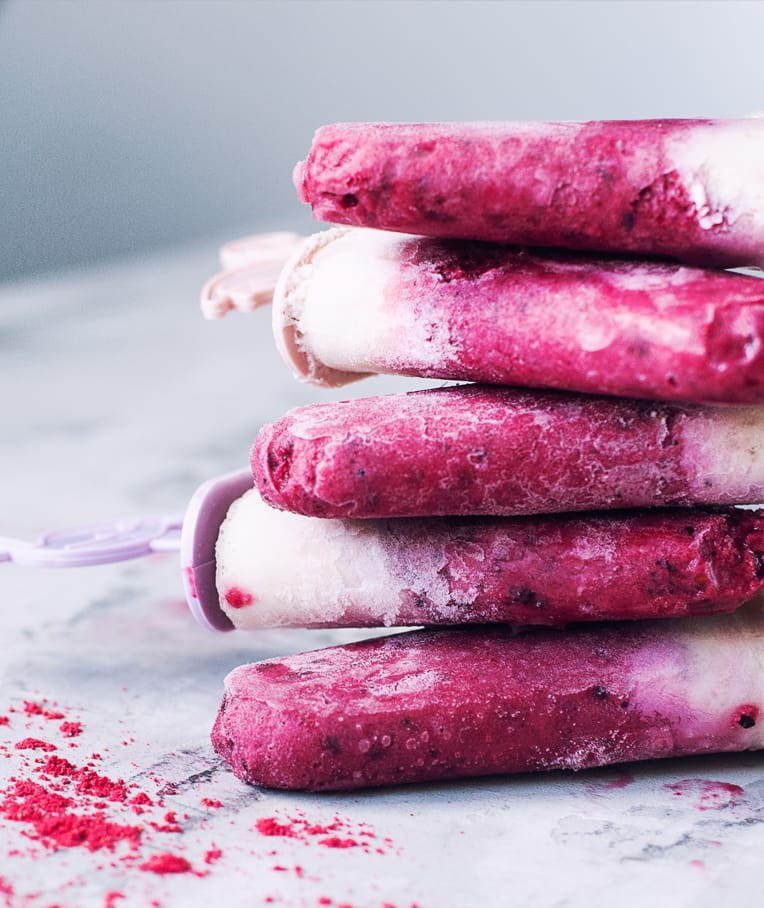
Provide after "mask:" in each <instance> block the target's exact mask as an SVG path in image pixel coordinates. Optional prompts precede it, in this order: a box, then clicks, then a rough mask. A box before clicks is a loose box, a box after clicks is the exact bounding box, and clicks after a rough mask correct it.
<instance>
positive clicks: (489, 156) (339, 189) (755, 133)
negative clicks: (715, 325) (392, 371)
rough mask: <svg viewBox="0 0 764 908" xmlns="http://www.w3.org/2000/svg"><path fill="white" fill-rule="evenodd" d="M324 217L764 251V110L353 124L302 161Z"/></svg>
mask: <svg viewBox="0 0 764 908" xmlns="http://www.w3.org/2000/svg"><path fill="white" fill-rule="evenodd" d="M294 182H295V186H296V187H297V190H298V192H299V195H300V198H301V199H302V200H303V201H304V202H307V203H309V204H310V205H311V206H312V208H313V215H314V217H315V218H316V219H317V220H323V221H329V222H330V223H335V224H348V225H352V226H358V227H377V228H380V229H384V230H394V231H399V232H401V233H415V234H421V235H424V236H436V237H458V238H464V239H473V240H488V241H491V242H496V243H511V244H516V245H521V246H546V247H557V248H565V249H581V250H593V251H597V252H626V253H630V254H638V255H644V256H660V257H669V258H675V259H678V260H679V261H685V262H690V263H693V264H703V265H718V266H738V265H754V264H760V263H762V262H764V121H762V120H760V119H755V118H752V119H743V120H642V121H639V120H632V121H604V122H589V123H512V122H509V123H501V122H485V123H400V124H396V123H339V124H335V125H330V126H322V127H321V128H320V129H319V130H318V131H317V132H316V134H315V137H314V139H313V145H312V147H311V150H310V153H309V155H308V157H307V159H306V160H305V161H303V162H301V163H300V164H298V165H297V167H296V168H295V173H294Z"/></svg>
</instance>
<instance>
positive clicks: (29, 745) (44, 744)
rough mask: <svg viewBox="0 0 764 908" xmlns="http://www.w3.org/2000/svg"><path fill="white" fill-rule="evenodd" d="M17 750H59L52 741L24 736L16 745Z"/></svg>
mask: <svg viewBox="0 0 764 908" xmlns="http://www.w3.org/2000/svg"><path fill="white" fill-rule="evenodd" d="M14 747H15V748H16V750H58V748H57V747H56V745H55V744H51V743H50V741H42V740H40V738H22V739H21V740H20V741H17V742H16V743H15V745H14Z"/></svg>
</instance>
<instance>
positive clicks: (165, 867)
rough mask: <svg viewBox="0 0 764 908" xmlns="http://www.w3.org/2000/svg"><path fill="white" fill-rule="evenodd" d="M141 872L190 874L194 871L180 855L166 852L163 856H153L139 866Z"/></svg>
mask: <svg viewBox="0 0 764 908" xmlns="http://www.w3.org/2000/svg"><path fill="white" fill-rule="evenodd" d="M138 869H139V870H144V871H146V872H148V873H160V874H165V873H189V872H191V871H193V867H192V866H191V864H190V863H189V862H188V861H187V860H186V859H185V858H182V857H181V856H180V855H178V854H170V853H169V852H165V853H163V854H155V855H152V856H151V857H150V858H149V859H148V861H146V862H145V863H143V864H141V865H139V868H138Z"/></svg>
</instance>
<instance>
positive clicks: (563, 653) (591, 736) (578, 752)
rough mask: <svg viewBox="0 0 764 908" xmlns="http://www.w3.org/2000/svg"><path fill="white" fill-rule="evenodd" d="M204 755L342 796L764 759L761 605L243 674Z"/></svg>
mask: <svg viewBox="0 0 764 908" xmlns="http://www.w3.org/2000/svg"><path fill="white" fill-rule="evenodd" d="M225 687H226V689H225V696H224V698H223V702H222V705H221V708H220V712H219V714H218V717H217V720H216V722H215V726H214V729H213V732H212V741H213V744H214V746H215V749H216V750H217V751H218V753H220V754H221V755H222V756H223V757H224V758H225V759H226V760H227V761H228V762H229V763H230V765H231V768H232V769H233V772H234V773H235V775H236V776H238V777H239V778H240V779H242V780H243V781H246V782H252V783H255V784H258V785H264V786H266V787H270V788H286V789H304V790H311V791H320V790H340V791H341V790H350V789H356V788H363V787H367V786H378V785H394V784H399V783H407V782H427V781H435V780H443V779H452V778H461V777H465V776H480V775H490V774H494V773H511V772H524V771H530V770H551V769H574V770H577V769H585V768H588V767H593V766H603V765H606V764H610V763H618V762H624V761H631V760H644V759H652V758H655V757H671V756H679V755H690V754H702V753H715V752H723V751H742V750H754V749H758V748H762V747H764V717H762V718H761V720H760V716H761V711H762V705H763V704H764V600H761V599H757V600H755V601H754V602H751V603H749V605H747V606H745V607H744V608H743V609H741V610H740V611H739V612H737V613H736V614H734V615H726V616H718V617H711V618H691V619H684V620H668V621H655V622H638V623H633V624H607V625H606V624H603V625H594V626H591V625H590V626H586V627H584V626H578V627H575V628H571V629H569V630H566V631H549V630H534V631H529V632H527V633H523V634H521V635H513V634H512V632H511V631H509V630H506V629H504V628H491V629H486V628H483V627H468V628H459V629H447V630H436V631H429V630H426V631H413V632H411V633H405V634H398V635H394V636H390V637H384V638H377V639H373V640H366V641H363V642H361V643H356V644H350V645H346V646H336V647H331V648H328V649H323V650H318V651H314V652H308V653H302V654H298V655H294V656H287V657H284V658H278V659H270V660H268V661H265V662H260V663H255V664H252V665H244V666H241V667H239V668H237V669H235V670H234V671H233V672H231V674H230V675H229V676H228V678H227V679H226V685H225Z"/></svg>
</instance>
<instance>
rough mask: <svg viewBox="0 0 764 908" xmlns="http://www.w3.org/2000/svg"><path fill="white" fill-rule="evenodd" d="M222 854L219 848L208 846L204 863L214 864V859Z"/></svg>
mask: <svg viewBox="0 0 764 908" xmlns="http://www.w3.org/2000/svg"><path fill="white" fill-rule="evenodd" d="M222 856H223V852H222V851H221V850H220V849H219V848H210V849H209V850H208V851H207V852H206V854H205V855H204V863H205V864H214V863H215V861H219V860H220V858H221V857H222Z"/></svg>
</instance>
